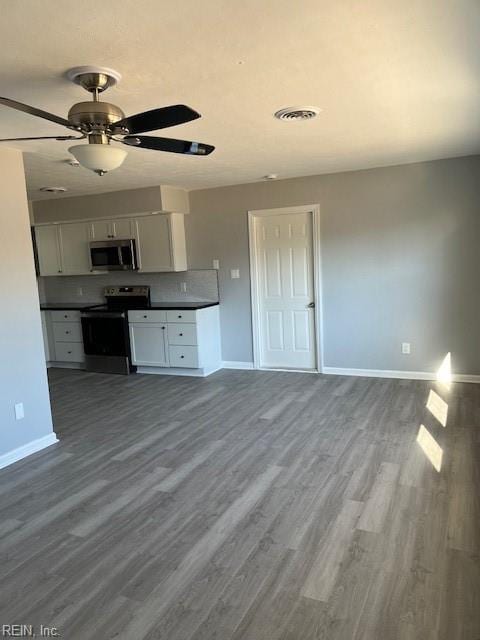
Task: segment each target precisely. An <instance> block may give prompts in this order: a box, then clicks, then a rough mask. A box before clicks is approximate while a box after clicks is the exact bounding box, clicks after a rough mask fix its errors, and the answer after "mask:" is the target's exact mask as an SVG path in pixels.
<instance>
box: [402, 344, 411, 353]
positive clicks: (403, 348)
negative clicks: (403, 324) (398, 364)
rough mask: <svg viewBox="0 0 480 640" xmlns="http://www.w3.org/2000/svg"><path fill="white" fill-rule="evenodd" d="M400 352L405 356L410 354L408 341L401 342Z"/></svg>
mask: <svg viewBox="0 0 480 640" xmlns="http://www.w3.org/2000/svg"><path fill="white" fill-rule="evenodd" d="M402 353H403V354H404V355H406V356H409V355H410V342H402Z"/></svg>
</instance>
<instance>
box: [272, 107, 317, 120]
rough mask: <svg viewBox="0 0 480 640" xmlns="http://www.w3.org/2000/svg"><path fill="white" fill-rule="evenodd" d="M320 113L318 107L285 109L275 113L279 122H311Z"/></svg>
mask: <svg viewBox="0 0 480 640" xmlns="http://www.w3.org/2000/svg"><path fill="white" fill-rule="evenodd" d="M319 113H320V109H319V108H318V107H285V109H280V111H276V112H275V114H274V115H275V118H278V119H279V120H311V119H312V118H316V117H317V116H318V114H319Z"/></svg>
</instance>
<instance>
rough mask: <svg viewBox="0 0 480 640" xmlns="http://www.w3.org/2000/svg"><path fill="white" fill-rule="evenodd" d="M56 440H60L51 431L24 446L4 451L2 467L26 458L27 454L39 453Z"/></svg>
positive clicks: (0, 466)
mask: <svg viewBox="0 0 480 640" xmlns="http://www.w3.org/2000/svg"><path fill="white" fill-rule="evenodd" d="M56 442H58V438H57V436H56V434H55V433H54V432H52V433H49V434H48V436H44V437H43V438H38V439H37V440H32V442H28V443H27V444H24V445H23V446H22V447H18V449H13V451H9V452H8V453H4V454H3V455H2V456H0V469H3V468H4V467H8V465H10V464H13V463H14V462H18V460H22V458H26V457H27V456H30V455H32V453H37V451H41V450H42V449H45V448H46V447H50V446H51V445H52V444H55V443H56Z"/></svg>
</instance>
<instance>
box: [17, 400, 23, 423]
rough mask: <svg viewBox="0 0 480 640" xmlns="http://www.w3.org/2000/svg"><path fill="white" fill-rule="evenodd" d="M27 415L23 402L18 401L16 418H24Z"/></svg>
mask: <svg viewBox="0 0 480 640" xmlns="http://www.w3.org/2000/svg"><path fill="white" fill-rule="evenodd" d="M24 417H25V411H24V410H23V402H18V403H17V404H16V405H15V420H22V418H24Z"/></svg>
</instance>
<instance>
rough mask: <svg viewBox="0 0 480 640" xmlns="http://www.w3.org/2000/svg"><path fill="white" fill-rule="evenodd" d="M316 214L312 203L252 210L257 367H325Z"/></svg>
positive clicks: (255, 358) (317, 212) (253, 291)
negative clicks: (314, 306)
mask: <svg viewBox="0 0 480 640" xmlns="http://www.w3.org/2000/svg"><path fill="white" fill-rule="evenodd" d="M318 214H319V211H318V207H313V206H304V207H291V208H285V209H276V210H275V209H274V210H266V211H252V212H249V230H250V257H251V278H252V320H253V322H252V324H253V331H254V360H255V362H254V364H255V366H256V367H264V368H271V369H276V368H278V369H300V370H316V369H317V368H318V369H321V358H320V348H319V347H320V323H319V321H318V320H319V318H320V313H319V311H320V309H319V304H318V303H319V302H320V300H319V299H320V279H319V268H318V267H319V260H318V258H319V255H318V251H319V243H318V237H317V236H318V226H319V225H318V222H319V221H318ZM315 302H317V309H315V308H312V303H315Z"/></svg>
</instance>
